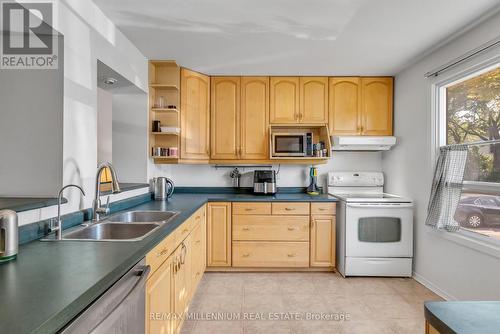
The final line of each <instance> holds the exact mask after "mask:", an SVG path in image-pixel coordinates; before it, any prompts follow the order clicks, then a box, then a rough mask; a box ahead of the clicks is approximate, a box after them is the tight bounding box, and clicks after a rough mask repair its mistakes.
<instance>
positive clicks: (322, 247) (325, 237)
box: [310, 216, 335, 267]
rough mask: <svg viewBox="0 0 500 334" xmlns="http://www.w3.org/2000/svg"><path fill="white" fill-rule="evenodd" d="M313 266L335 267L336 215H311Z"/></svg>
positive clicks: (311, 257)
mask: <svg viewBox="0 0 500 334" xmlns="http://www.w3.org/2000/svg"><path fill="white" fill-rule="evenodd" d="M310 265H311V267H335V216H311V250H310Z"/></svg>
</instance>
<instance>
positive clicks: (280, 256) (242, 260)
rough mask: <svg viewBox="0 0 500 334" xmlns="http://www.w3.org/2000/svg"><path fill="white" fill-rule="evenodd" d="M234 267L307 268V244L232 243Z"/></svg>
mask: <svg viewBox="0 0 500 334" xmlns="http://www.w3.org/2000/svg"><path fill="white" fill-rule="evenodd" d="M233 266H234V267H285V268H286V267H309V243H308V242H258V241H257V242H247V241H235V242H233Z"/></svg>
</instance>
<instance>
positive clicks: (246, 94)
mask: <svg viewBox="0 0 500 334" xmlns="http://www.w3.org/2000/svg"><path fill="white" fill-rule="evenodd" d="M240 150H241V157H240V158H241V159H268V158H269V78H268V77H242V78H241V148H240Z"/></svg>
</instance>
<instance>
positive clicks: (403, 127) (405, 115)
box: [382, 13, 500, 300]
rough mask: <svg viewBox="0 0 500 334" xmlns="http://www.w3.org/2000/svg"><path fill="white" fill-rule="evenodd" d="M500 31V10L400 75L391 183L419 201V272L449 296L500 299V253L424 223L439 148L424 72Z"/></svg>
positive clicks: (387, 158)
mask: <svg viewBox="0 0 500 334" xmlns="http://www.w3.org/2000/svg"><path fill="white" fill-rule="evenodd" d="M499 31H500V14H498V13H497V14H494V15H493V16H491V17H490V18H488V19H487V20H484V21H483V22H480V23H478V25H476V26H475V27H473V28H472V29H471V30H469V31H468V32H466V33H465V34H463V35H462V36H460V37H458V38H456V39H455V40H452V41H451V42H449V43H448V44H446V45H444V46H441V47H440V48H438V49H436V50H434V52H432V53H431V54H428V55H427V56H426V57H425V58H423V59H421V60H420V61H418V62H417V63H415V64H414V65H412V66H410V67H408V68H406V69H405V70H403V71H401V72H400V73H398V74H397V75H396V81H395V83H396V84H395V115H394V120H395V124H394V129H395V135H396V136H397V137H398V139H399V144H398V145H396V147H395V148H394V149H393V150H392V151H390V152H387V153H384V154H383V160H382V161H383V170H384V172H385V174H386V178H387V184H386V185H387V187H386V189H387V190H388V191H389V192H394V193H397V194H400V195H404V196H408V197H410V198H413V200H414V201H415V205H416V209H415V220H414V222H415V227H414V228H415V242H416V243H415V262H414V273H415V278H416V279H417V280H419V281H421V282H423V283H424V284H425V285H427V286H428V287H430V288H432V289H433V290H434V291H436V292H438V293H439V294H441V295H442V296H444V297H446V298H448V299H476V300H477V299H483V300H492V299H500V289H499V288H498V278H499V277H500V258H498V257H497V256H498V254H499V252H498V251H499V250H498V248H496V247H491V248H490V250H491V251H488V250H487V247H479V246H480V245H479V246H478V247H475V245H474V242H472V241H470V240H466V239H464V238H460V237H459V236H456V235H450V233H447V232H441V233H440V232H436V231H433V230H431V229H429V228H428V227H426V226H425V225H424V221H425V217H426V209H427V202H428V198H429V193H430V187H431V179H432V174H433V169H434V166H433V163H432V160H433V156H432V152H435V151H434V149H433V144H432V142H431V138H432V136H433V132H434V129H433V128H432V126H431V100H430V93H431V88H430V79H426V78H424V73H426V72H427V71H430V70H433V69H434V68H436V67H438V66H440V65H442V64H445V63H447V62H448V61H450V60H452V59H454V58H456V57H458V56H460V55H462V54H464V53H466V52H468V51H470V50H472V49H474V48H476V47H478V46H480V45H481V44H483V43H485V42H487V41H489V40H491V39H493V38H496V37H497V36H498V32H499ZM476 246H477V245H476ZM473 247H475V248H473ZM495 252H496V253H495ZM495 254H497V255H496V256H495Z"/></svg>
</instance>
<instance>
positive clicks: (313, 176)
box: [306, 166, 319, 195]
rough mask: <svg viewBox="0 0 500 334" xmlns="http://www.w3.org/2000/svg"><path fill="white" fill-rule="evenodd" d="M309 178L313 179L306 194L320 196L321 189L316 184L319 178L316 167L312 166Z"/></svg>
mask: <svg viewBox="0 0 500 334" xmlns="http://www.w3.org/2000/svg"><path fill="white" fill-rule="evenodd" d="M309 176H310V177H311V184H309V187H307V190H306V192H307V193H308V194H309V195H319V187H318V185H317V184H316V180H317V178H318V169H317V168H316V167H314V166H311V169H310V170H309Z"/></svg>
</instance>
